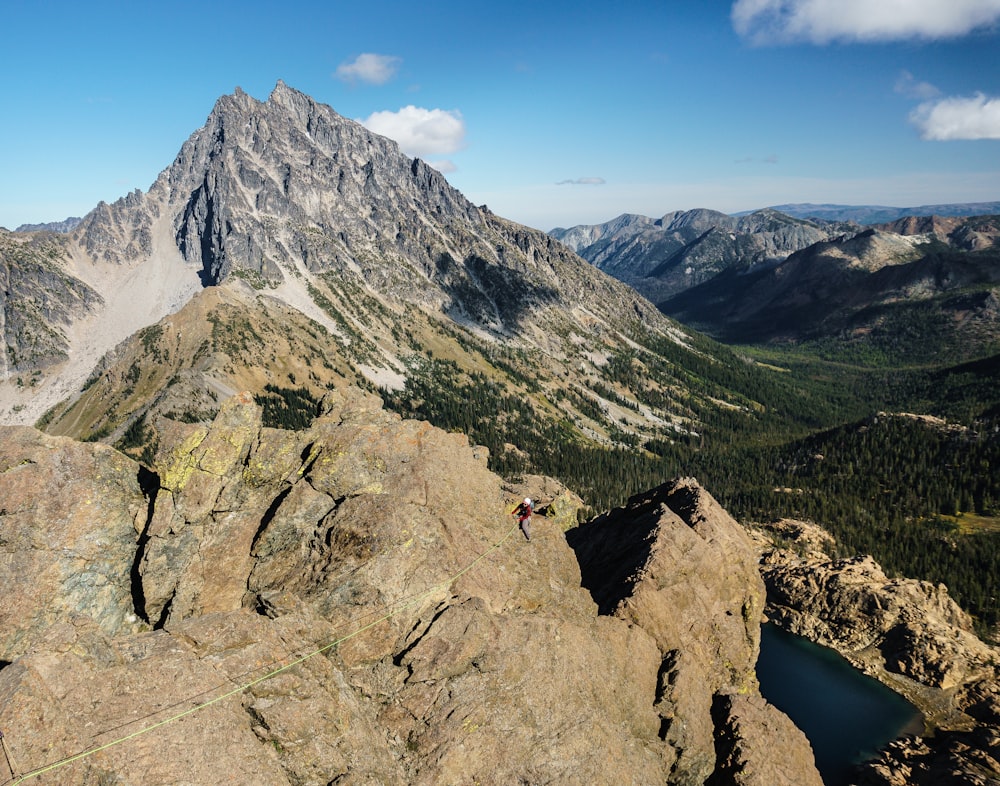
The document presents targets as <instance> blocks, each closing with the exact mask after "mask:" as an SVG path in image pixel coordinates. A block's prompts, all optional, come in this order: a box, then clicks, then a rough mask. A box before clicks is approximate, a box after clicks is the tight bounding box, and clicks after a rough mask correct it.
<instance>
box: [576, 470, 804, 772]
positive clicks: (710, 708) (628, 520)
mask: <svg viewBox="0 0 1000 786" xmlns="http://www.w3.org/2000/svg"><path fill="white" fill-rule="evenodd" d="M567 539H568V541H569V543H570V545H571V546H572V547H573V548H574V550H575V551H576V553H577V557H578V558H579V560H580V570H581V574H582V578H583V583H584V586H585V587H587V588H588V589H589V590H590V592H591V594H592V595H593V597H594V600H595V601H596V602H597V604H598V607H599V609H600V610H601V613H602V614H606V615H610V616H612V617H614V618H619V619H624V620H627V621H629V622H630V623H631V624H632V625H635V626H637V627H639V628H641V629H643V630H645V631H647V632H648V633H649V634H650V635H651V636H652V637H653V639H654V640H655V642H656V645H657V647H658V649H659V651H660V653H661V655H662V658H663V665H662V668H661V671H660V675H659V692H658V700H657V712H658V713H659V715H660V735H661V737H662V738H663V739H664V740H666V741H668V742H669V743H671V744H672V745H673V746H675V747H676V748H677V750H678V758H677V761H676V762H675V763H674V772H673V778H672V782H675V783H690V784H695V783H703V782H705V781H706V779H707V778H709V777H714V778H715V779H716V780H717V781H718V782H720V783H728V782H740V783H751V782H753V783H760V784H764V783H819V782H820V781H819V776H818V774H816V771H815V767H814V765H813V760H812V750H811V749H810V747H809V744H808V742H806V740H805V737H804V736H803V735H802V733H801V732H799V731H798V730H797V729H795V728H794V727H792V726H791V724H790V723H789V722H787V718H784V716H783V715H781V713H779V712H778V711H777V710H775V709H774V708H773V707H770V706H769V705H767V703H766V702H765V701H764V700H763V699H762V698H761V697H760V695H759V692H758V690H757V681H756V675H755V673H754V666H755V664H756V660H757V654H758V652H759V647H760V625H759V619H760V615H761V611H762V608H763V604H764V587H763V583H762V582H761V580H760V577H759V574H758V571H757V560H756V551H755V549H754V547H753V545H752V543H751V541H750V539H749V538H748V537H747V536H746V535H745V533H744V532H743V530H742V529H741V528H740V526H739V525H738V524H737V523H736V522H735V521H733V519H732V518H731V517H730V516H729V515H728V514H727V513H726V512H725V511H724V510H723V509H722V508H721V507H720V506H719V504H718V503H717V502H716V501H715V500H714V499H713V498H712V497H711V495H710V494H708V493H707V492H706V491H705V490H704V489H702V488H701V487H700V486H698V484H697V483H696V482H695V481H694V480H692V479H685V480H680V481H675V482H673V483H669V484H666V485H664V486H662V487H660V488H659V489H656V490H654V491H652V492H650V493H648V494H645V495H637V496H636V497H633V498H632V499H631V500H630V501H629V503H628V505H627V506H625V507H624V508H621V509H616V510H614V511H612V512H610V513H608V514H604V515H602V516H599V517H598V518H596V519H594V520H593V521H591V522H589V523H587V524H584V525H582V526H581V527H579V528H578V529H576V530H573V531H571V532H569V533H568V535H567ZM709 587H710V588H711V589H709ZM747 697H751V698H750V700H749V701H748V700H747ZM778 716H780V717H781V718H784V721H781V720H779V719H778ZM747 726H752V728H753V734H752V735H749V736H754V737H755V738H756V739H755V740H754V742H753V743H750V744H747V739H746V738H747V736H748V735H747V734H746V727H747ZM771 735H773V736H771ZM755 745H756V746H759V747H758V748H757V752H758V753H760V752H763V751H767V750H770V751H771V753H772V754H773V751H775V750H780V751H781V752H782V755H781V757H773V755H772V756H771V757H770V764H768V765H766V766H765V765H764V762H765V761H767V760H768V757H767V756H764V757H763V758H760V757H756V756H754V755H752V754H750V753H749V751H751V750H753V748H754V746H755ZM744 757H749V758H752V759H753V760H754V761H753V766H750V767H744V766H743V764H745V758H744ZM739 762H743V764H740V763H739ZM750 772H755V773H756V774H755V775H754V776H753V777H751V775H750ZM713 773H714V775H713ZM738 773H739V777H738V778H737V774H738Z"/></svg>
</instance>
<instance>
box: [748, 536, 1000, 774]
mask: <svg viewBox="0 0 1000 786" xmlns="http://www.w3.org/2000/svg"><path fill="white" fill-rule="evenodd" d="M755 535H756V538H757V541H758V544H759V545H760V547H761V549H762V556H761V574H762V576H763V578H764V582H765V584H766V585H767V607H766V614H767V616H768V618H769V619H771V620H772V621H774V622H775V623H776V624H777V625H779V626H780V627H782V628H784V629H786V630H789V631H791V632H792V633H796V634H798V635H801V636H804V637H806V638H808V639H810V640H812V641H814V642H816V643H818V644H822V645H825V646H827V647H830V648H832V649H834V650H836V651H838V652H839V653H840V654H842V655H843V656H844V657H845V658H847V659H848V660H849V661H850V662H851V663H853V664H854V665H855V666H856V667H857V668H859V669H861V670H862V671H864V672H865V673H867V674H870V675H871V676H873V677H875V678H876V679H878V680H880V681H881V682H883V683H884V684H886V685H888V686H889V687H890V688H892V689H893V690H895V691H897V692H898V693H900V694H902V695H903V696H905V697H906V698H907V699H909V700H910V701H911V702H912V703H913V704H914V705H915V706H916V707H917V708H918V709H919V710H920V711H921V712H922V714H923V716H924V720H925V727H926V728H925V734H924V735H922V736H920V737H908V738H905V739H902V740H898V741H896V742H894V743H892V744H891V745H890V746H888V747H887V748H886V749H885V750H884V751H883V752H882V754H881V756H880V758H879V759H878V760H876V761H874V762H870V763H869V764H867V765H865V766H864V767H863V768H861V769H860V770H859V772H858V775H857V779H856V783H857V784H859V786H868V785H869V784H872V785H874V784H879V785H880V786H889V785H890V784H892V785H896V784H898V785H900V786H902V784H928V785H929V784H939V783H955V784H998V783H1000V686H998V677H1000V650H998V649H997V648H995V647H991V646H989V645H987V644H985V643H984V642H982V641H981V640H980V639H979V638H977V637H976V635H975V633H974V631H973V625H972V620H971V619H970V618H969V616H968V614H966V613H965V612H964V611H962V609H961V608H959V606H958V605H957V604H956V603H955V602H954V601H953V600H952V599H951V598H950V597H949V595H948V590H947V588H946V587H945V586H944V585H941V584H939V585H934V584H931V583H929V582H925V581H917V580H914V579H901V578H889V577H887V576H886V575H885V573H884V571H883V570H882V568H881V567H880V566H879V565H878V564H877V563H876V562H875V560H873V559H872V558H871V557H868V556H859V557H853V558H847V559H831V558H830V557H828V556H826V554H825V553H824V550H825V549H829V548H830V546H832V545H833V541H832V538H830V536H829V535H828V534H827V533H825V532H824V531H823V530H821V529H820V528H818V527H816V526H815V525H812V524H808V523H804V522H796V521H781V522H777V523H775V524H773V525H770V526H768V527H767V528H764V529H763V530H757V531H756V532H755Z"/></svg>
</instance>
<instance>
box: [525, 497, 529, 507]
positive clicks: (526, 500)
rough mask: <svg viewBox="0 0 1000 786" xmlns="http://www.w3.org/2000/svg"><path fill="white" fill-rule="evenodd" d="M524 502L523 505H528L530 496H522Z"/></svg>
mask: <svg viewBox="0 0 1000 786" xmlns="http://www.w3.org/2000/svg"><path fill="white" fill-rule="evenodd" d="M524 504H525V505H530V504H531V497H525V498H524Z"/></svg>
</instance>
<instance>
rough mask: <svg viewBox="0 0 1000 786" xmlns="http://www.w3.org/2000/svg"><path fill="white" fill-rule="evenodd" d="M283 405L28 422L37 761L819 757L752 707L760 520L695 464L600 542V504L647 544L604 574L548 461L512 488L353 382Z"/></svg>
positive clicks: (528, 772)
mask: <svg viewBox="0 0 1000 786" xmlns="http://www.w3.org/2000/svg"><path fill="white" fill-rule="evenodd" d="M260 417H261V410H260V407H259V406H258V405H257V404H256V403H255V402H254V401H253V399H252V397H250V396H248V395H243V394H241V395H237V396H235V397H233V398H231V399H230V400H228V401H226V402H225V403H224V404H223V405H222V407H221V409H220V411H219V414H218V416H217V417H216V419H215V421H214V422H213V423H212V424H210V425H185V424H178V423H175V424H173V425H172V426H171V425H167V424H164V427H163V428H162V429H161V430H160V433H161V444H160V450H159V452H158V454H157V458H156V461H155V463H154V465H153V466H152V467H151V468H149V469H145V468H140V467H139V465H137V464H135V463H134V462H132V461H131V460H129V459H127V458H125V457H123V456H121V455H120V454H118V453H117V452H115V451H114V450H112V449H110V448H107V447H104V446H99V445H81V444H79V443H75V442H72V441H70V440H66V439H52V438H48V437H43V436H42V435H40V434H38V433H37V432H34V431H33V430H30V429H12V430H9V431H8V432H5V435H4V436H5V437H6V439H4V440H3V442H2V444H0V457H3V459H4V465H5V466H6V471H4V472H0V484H3V485H2V486H0V491H4V492H5V496H4V497H3V500H4V504H5V505H6V507H5V509H4V515H3V517H0V527H2V529H0V540H2V542H3V544H4V547H5V549H6V552H5V557H4V558H5V559H6V560H7V561H6V563H5V568H6V570H5V572H4V573H2V574H0V604H8V605H0V608H2V609H3V610H4V612H5V615H6V616H5V621H6V622H9V623H10V624H9V625H7V626H5V628H4V632H5V633H7V632H8V631H10V633H9V635H8V642H7V645H6V649H5V651H4V653H5V654H4V655H0V657H6V659H7V660H9V661H11V662H10V663H9V664H8V665H6V666H5V667H3V668H0V717H2V718H3V719H4V720H3V731H4V733H5V743H6V744H7V745H8V747H9V749H10V751H11V753H12V755H13V758H14V760H15V762H16V766H17V767H18V768H20V771H21V772H20V774H31V775H32V778H33V780H34V782H37V783H39V784H40V786H45V785H46V784H48V785H51V784H62V783H84V784H107V783H118V784H136V786H138V784H144V786H145V784H151V783H162V784H167V783H190V784H215V783H220V782H231V781H237V782H242V783H261V784H278V785H280V786H284V784H318V785H322V784H330V783H355V784H428V786H429V785H430V784H439V783H476V782H478V783H484V784H507V783H540V782H551V783H560V784H581V785H582V784H587V785H588V786H589V785H590V784H612V783H613V784H636V785H637V786H639V784H649V783H675V784H689V783H690V784H693V783H702V782H704V780H705V778H707V777H709V776H711V775H712V774H713V773H716V777H717V778H719V777H726V778H728V777H730V773H733V775H732V777H734V778H737V781H734V782H741V783H744V782H745V783H752V782H754V781H752V780H750V779H749V778H750V773H751V772H764V771H767V772H771V771H774V772H778V771H782V770H787V771H788V772H792V771H796V770H797V768H801V772H802V773H803V775H802V778H801V779H800V780H799V781H798V782H799V783H811V780H810V778H811V777H812V775H813V774H814V772H815V770H814V768H813V769H810V767H811V765H810V764H809V758H810V755H811V754H810V752H809V750H808V747H805V748H802V746H801V745H800V744H799V741H798V739H797V738H794V737H793V736H790V735H788V734H785V733H784V731H782V730H781V727H780V724H776V723H774V718H775V716H774V714H773V712H772V711H771V710H770V709H767V708H766V705H765V708H764V709H761V708H760V707H758V704H759V702H760V701H762V700H759V697H758V696H757V694H756V683H755V681H754V679H753V659H754V657H755V654H756V648H757V642H758V632H757V621H758V620H757V618H758V616H759V612H760V608H759V606H760V589H761V586H760V579H759V577H758V576H757V574H756V566H755V563H754V560H753V559H752V558H748V554H749V551H748V550H747V543H748V541H747V540H746V536H745V535H744V534H743V533H742V531H741V530H740V528H739V527H738V526H737V525H736V524H735V522H733V521H732V519H730V518H729V517H728V516H726V515H725V512H724V511H722V510H721V508H719V507H718V505H717V504H716V503H715V502H714V500H712V499H711V497H710V496H709V495H708V494H707V493H706V492H704V491H703V490H702V489H700V488H699V487H698V486H697V485H696V484H694V483H693V481H682V482H677V483H675V484H672V485H668V486H666V487H664V488H663V489H660V490H658V491H657V492H654V493H651V494H650V495H648V498H644V499H643V500H640V501H636V502H635V503H634V504H633V505H632V506H631V507H630V508H628V509H626V510H625V511H618V512H617V513H616V514H614V515H609V516H608V517H605V518H604V519H602V522H601V523H600V524H598V525H595V526H594V527H593V528H592V529H587V528H580V532H578V533H577V534H576V535H571V539H573V540H574V541H575V545H576V546H577V551H578V552H579V553H580V554H583V553H584V552H585V551H586V549H582V548H581V547H580V542H579V541H580V538H581V537H582V535H581V534H580V533H581V532H584V531H585V530H586V531H587V532H589V533H592V534H594V535H595V536H596V535H599V534H600V533H606V532H609V530H608V528H609V527H610V526H611V525H612V523H614V524H615V525H616V526H617V527H619V528H620V530H621V533H625V534H624V535H623V536H621V537H618V538H607V539H606V540H605V542H604V544H603V545H604V546H608V544H609V543H610V542H611V541H612V540H614V541H615V546H614V548H610V547H608V548H607V554H606V556H608V557H609V558H611V560H612V562H613V563H614V565H616V566H618V567H621V566H633V567H635V568H636V569H635V570H632V571H631V572H629V571H625V572H621V571H619V573H618V574H617V576H612V575H606V576H605V577H604V583H603V584H601V586H600V588H598V586H597V585H598V584H599V583H600V582H595V579H594V576H595V573H594V571H595V570H596V571H598V572H600V564H599V562H595V561H594V559H593V557H594V554H590V557H588V558H587V559H584V560H583V564H584V571H583V573H581V566H580V562H578V559H577V553H575V552H574V550H573V549H571V548H570V546H569V544H568V542H567V539H566V535H565V534H564V531H563V530H564V527H565V525H566V523H567V521H568V519H570V518H573V517H575V515H576V512H575V511H576V509H577V508H576V507H575V506H576V504H577V503H576V502H575V500H574V498H573V497H572V495H569V494H568V493H567V492H566V491H565V490H564V489H561V488H560V487H558V485H557V484H555V483H554V482H553V481H551V480H548V479H544V478H526V479H525V483H526V484H527V485H526V486H525V487H523V488H522V487H518V488H516V489H513V488H508V487H505V485H504V484H503V483H502V482H501V480H500V479H499V478H498V477H497V476H496V475H494V474H493V473H491V472H490V471H489V470H488V469H487V467H486V464H485V461H484V460H483V455H482V452H481V451H480V450H478V449H476V448H474V447H471V446H470V445H468V443H467V441H466V439H465V438H464V437H462V436H459V435H456V434H449V433H446V432H444V431H441V430H439V429H436V428H433V427H431V426H430V425H429V424H427V423H421V422H415V421H403V420H401V419H400V418H399V417H398V416H396V415H393V414H390V413H387V412H385V411H383V410H382V408H381V406H380V402H379V400H378V399H377V398H375V397H373V396H371V395H369V394H365V393H362V392H361V391H359V390H356V389H345V390H342V391H339V392H331V393H330V394H329V395H328V396H327V398H326V399H325V400H324V402H323V405H322V413H321V415H320V417H319V418H317V419H316V420H315V421H314V423H313V424H312V426H311V427H310V428H308V429H306V430H303V431H300V432H294V433H293V432H286V431H279V430H276V429H268V428H263V427H262V426H261V422H260ZM43 478H44V479H46V480H47V481H48V484H49V485H48V486H47V487H46V488H45V492H46V493H47V496H46V498H45V499H44V500H42V501H39V500H40V499H41V497H40V496H39V490H40V489H42V488H43V487H44V486H45V484H44V482H43ZM53 480H54V484H53ZM50 491H55V492H57V493H58V495H59V497H60V498H59V499H50V497H52V496H53V495H52V493H48V492H50ZM522 493H530V494H532V495H533V496H534V497H537V498H538V499H539V501H542V502H544V504H543V505H542V506H540V510H541V509H542V508H546V507H547V508H550V509H551V510H552V511H553V513H554V515H552V516H551V517H548V516H546V515H544V514H542V513H541V512H540V513H539V515H538V516H536V520H535V525H534V527H533V533H532V538H531V540H530V542H529V541H527V540H526V539H524V538H523V537H521V535H520V533H519V531H518V529H517V525H516V522H515V520H514V519H513V518H512V517H511V516H510V514H509V511H510V509H511V508H512V506H513V504H514V503H515V502H516V500H517V498H518V497H517V496H515V494H517V495H521V494H522ZM15 503H16V504H15ZM42 521H46V522H47V524H48V526H49V527H50V528H51V532H49V533H47V535H46V536H45V537H43V535H42V533H41V531H40V530H39V525H40V523H41V522H42ZM621 533H620V534H621ZM602 537H604V536H603V535H601V536H600V537H596V538H595V539H594V540H592V541H591V544H590V547H591V548H597V549H600V548H602V541H601V538H602ZM50 541H51V543H50ZM631 551H634V552H635V553H633V554H630V552H631ZM81 577H92V578H94V579H95V580H94V581H89V580H88V581H81ZM97 578H100V581H97V580H96V579H97ZM616 581H618V582H619V583H621V582H624V588H622V587H616V586H615V582H616ZM584 583H586V584H587V585H588V586H587V588H585V587H584V586H582V585H583V584H584ZM588 590H589V591H588ZM602 593H604V594H605V595H606V597H604V596H602ZM610 597H614V598H616V601H615V603H614V604H612V605H611V606H609V605H608V603H607V600H608V598H610ZM595 600H596V601H597V603H595ZM598 604H600V605H601V607H602V608H610V609H611V610H613V611H614V614H603V615H602V614H599V613H598ZM133 611H136V612H138V614H139V615H141V616H142V617H143V619H142V620H135V621H134V623H133V624H131V625H129V624H127V615H128V614H130V613H132V612H133ZM151 627H152V628H153V630H150V628H151ZM741 692H743V693H745V694H746V695H748V696H751V697H756V698H754V701H753V703H752V706H753V708H754V712H750V711H749V710H748V709H747V708H746V707H744V706H743V703H742V700H741V699H740V700H737V699H734V701H735V702H736V705H738V707H737V709H734V710H732V711H727V713H724V714H725V719H724V720H719V721H716V719H715V715H716V714H717V710H716V709H713V708H716V707H717V705H718V703H719V702H720V701H722V698H721V697H724V696H736V695H737V694H740V693H741ZM758 726H759V727H760V729H759V730H760V733H761V735H762V736H761V737H760V739H759V740H757V739H756V738H755V740H754V742H753V743H751V741H750V738H751V737H753V736H754V733H755V732H754V730H755V729H757V728H758ZM733 729H735V730H736V731H733ZM723 733H725V734H729V735H731V736H733V739H734V740H735V742H734V743H733V745H732V746H731V754H730V753H726V754H725V755H722V754H719V755H717V753H716V748H715V745H714V743H713V736H716V735H719V734H723ZM757 742H759V747H754V744H756V743H757ZM109 743H111V744H110V745H109ZM764 748H769V749H770V750H771V751H772V752H773V751H775V750H780V751H781V756H780V761H779V762H777V763H775V764H774V765H773V766H772V765H768V766H769V767H770V769H766V768H762V767H761V766H760V765H759V764H758V763H755V761H749V759H752V758H753V757H754V756H756V753H753V755H749V754H747V751H757V750H763V749H764ZM719 750H721V749H719ZM78 754H83V755H82V756H78V757H77V755H78ZM748 756H749V758H748ZM66 757H74V758H71V760H70V761H66V762H64V761H63V760H64V759H66ZM739 779H742V780H739ZM781 782H783V781H780V780H779V781H775V783H781Z"/></svg>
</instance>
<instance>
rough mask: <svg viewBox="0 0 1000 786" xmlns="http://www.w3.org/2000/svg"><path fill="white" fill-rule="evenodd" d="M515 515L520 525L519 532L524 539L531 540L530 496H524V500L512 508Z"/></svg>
mask: <svg viewBox="0 0 1000 786" xmlns="http://www.w3.org/2000/svg"><path fill="white" fill-rule="evenodd" d="M512 515H514V516H517V517H518V519H517V523H518V524H520V525H521V532H523V533H524V537H525V540H529V541H530V540H531V498H530V497H525V498H524V502H522V503H521V504H520V505H518V506H517V507H516V508H514V513H513V514H512Z"/></svg>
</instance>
